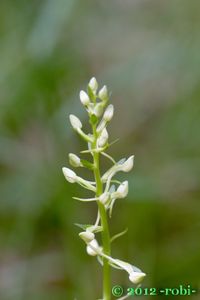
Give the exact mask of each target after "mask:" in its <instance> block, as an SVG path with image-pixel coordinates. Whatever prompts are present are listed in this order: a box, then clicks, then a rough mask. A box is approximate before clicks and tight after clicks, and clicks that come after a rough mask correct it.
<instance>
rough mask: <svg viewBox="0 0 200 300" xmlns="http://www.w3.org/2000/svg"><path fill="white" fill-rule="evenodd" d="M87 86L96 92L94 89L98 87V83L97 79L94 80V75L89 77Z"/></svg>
mask: <svg viewBox="0 0 200 300" xmlns="http://www.w3.org/2000/svg"><path fill="white" fill-rule="evenodd" d="M88 85H89V87H90V88H91V90H92V91H93V92H96V90H97V89H98V83H97V80H96V78H95V77H92V78H91V79H90V82H89V84H88Z"/></svg>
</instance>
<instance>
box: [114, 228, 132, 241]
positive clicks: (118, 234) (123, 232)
mask: <svg viewBox="0 0 200 300" xmlns="http://www.w3.org/2000/svg"><path fill="white" fill-rule="evenodd" d="M127 231H128V228H126V229H125V230H123V231H122V232H119V233H117V234H115V235H114V236H113V237H112V238H111V240H110V242H111V243H112V242H113V241H114V240H116V239H118V238H119V237H120V236H122V235H124V234H125V233H127Z"/></svg>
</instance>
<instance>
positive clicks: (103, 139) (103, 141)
mask: <svg viewBox="0 0 200 300" xmlns="http://www.w3.org/2000/svg"><path fill="white" fill-rule="evenodd" d="M107 141H108V132H107V130H106V128H104V129H103V130H102V132H101V135H100V137H99V138H98V146H99V147H104V146H105V144H106V143H107Z"/></svg>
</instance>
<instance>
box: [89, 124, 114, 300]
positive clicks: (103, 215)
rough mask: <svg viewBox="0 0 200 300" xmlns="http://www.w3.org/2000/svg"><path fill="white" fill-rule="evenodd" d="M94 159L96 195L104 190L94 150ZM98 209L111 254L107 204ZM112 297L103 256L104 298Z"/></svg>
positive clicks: (107, 267)
mask: <svg viewBox="0 0 200 300" xmlns="http://www.w3.org/2000/svg"><path fill="white" fill-rule="evenodd" d="M92 127H93V134H94V138H95V141H94V143H93V148H96V146H97V145H96V143H97V132H96V126H92ZM93 159H94V176H95V181H96V197H98V196H100V195H101V194H102V192H103V184H102V181H101V175H100V170H99V153H97V152H94V154H93ZM98 209H99V213H100V218H101V226H102V228H103V231H102V234H101V236H102V244H103V252H104V253H105V254H107V255H109V256H110V254H111V243H110V233H109V227H108V219H107V213H106V209H105V206H104V205H103V203H101V202H100V201H98ZM110 299H111V272H110V265H109V263H108V260H107V259H106V258H103V300H110Z"/></svg>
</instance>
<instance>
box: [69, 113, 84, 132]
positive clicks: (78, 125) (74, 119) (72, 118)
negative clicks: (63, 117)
mask: <svg viewBox="0 0 200 300" xmlns="http://www.w3.org/2000/svg"><path fill="white" fill-rule="evenodd" d="M69 120H70V123H71V125H72V127H73V128H74V129H75V130H77V129H79V128H82V123H81V121H80V120H79V118H77V117H76V116H75V115H69Z"/></svg>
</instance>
